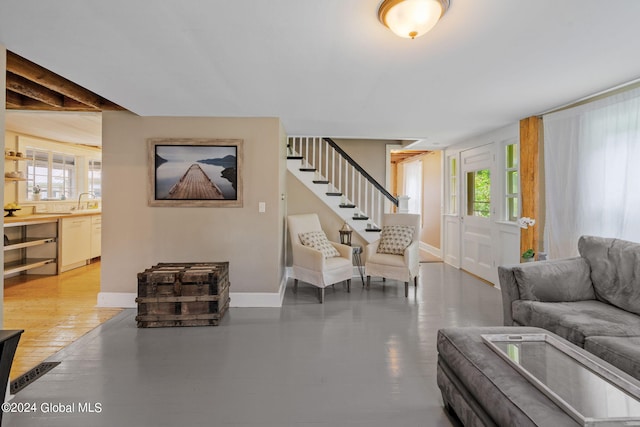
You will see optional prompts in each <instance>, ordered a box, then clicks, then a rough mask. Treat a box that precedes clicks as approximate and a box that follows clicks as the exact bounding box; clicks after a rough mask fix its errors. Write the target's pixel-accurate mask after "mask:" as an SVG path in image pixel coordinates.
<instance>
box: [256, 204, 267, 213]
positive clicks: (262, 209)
mask: <svg viewBox="0 0 640 427" xmlns="http://www.w3.org/2000/svg"><path fill="white" fill-rule="evenodd" d="M266 210H267V204H266V203H265V202H258V212H260V213H264V212H265V211H266Z"/></svg>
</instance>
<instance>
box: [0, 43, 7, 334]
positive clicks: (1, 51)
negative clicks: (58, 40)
mask: <svg viewBox="0 0 640 427" xmlns="http://www.w3.org/2000/svg"><path fill="white" fill-rule="evenodd" d="M6 76H7V50H6V49H5V47H4V46H3V45H2V44H0V88H2V90H0V145H2V152H3V153H4V147H5V145H4V144H5V141H4V120H5V106H6V90H5V87H6V80H5V79H6ZM0 176H4V162H0ZM0 200H4V188H3V190H2V197H0ZM3 206H4V205H3ZM0 262H2V265H4V251H3V252H2V253H0ZM0 285H1V286H0V328H2V326H3V319H4V276H2V277H0Z"/></svg>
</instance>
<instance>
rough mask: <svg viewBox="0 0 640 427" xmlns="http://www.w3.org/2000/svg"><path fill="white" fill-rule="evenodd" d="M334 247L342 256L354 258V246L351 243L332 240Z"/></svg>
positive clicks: (350, 259) (349, 258)
mask: <svg viewBox="0 0 640 427" xmlns="http://www.w3.org/2000/svg"><path fill="white" fill-rule="evenodd" d="M331 244H332V245H333V247H334V248H336V250H337V251H338V253H339V254H340V256H341V257H342V258H346V259H348V260H349V261H352V260H353V247H352V246H349V245H343V244H342V243H337V242H331Z"/></svg>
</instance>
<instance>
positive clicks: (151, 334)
mask: <svg viewBox="0 0 640 427" xmlns="http://www.w3.org/2000/svg"><path fill="white" fill-rule="evenodd" d="M420 274H421V277H420V281H419V285H418V288H417V290H415V292H414V290H413V287H412V288H411V289H410V293H409V297H408V298H405V297H404V285H403V284H402V283H398V282H394V281H387V283H386V286H384V287H383V286H382V282H381V281H380V279H375V280H372V284H371V288H370V289H369V290H365V289H364V288H363V287H362V285H361V283H360V279H359V278H358V279H354V280H353V283H352V290H351V293H350V294H349V293H347V292H346V288H344V287H343V286H342V285H336V286H335V289H331V288H328V289H327V291H326V296H325V303H324V304H318V301H317V299H316V291H315V288H313V287H311V286H310V285H306V284H304V283H301V284H300V286H299V287H298V293H297V294H295V295H294V294H293V293H292V291H291V285H292V281H290V283H289V288H288V289H287V292H286V295H285V300H284V305H283V307H282V308H273V309H272V308H231V309H230V310H229V312H228V313H227V315H226V316H225V318H224V319H223V320H222V322H221V324H220V325H219V326H217V327H192V328H158V329H138V328H137V327H136V324H135V320H134V318H135V314H136V313H135V310H125V311H124V312H123V313H121V314H120V315H118V316H116V317H115V318H113V319H112V320H110V321H108V322H107V323H105V324H103V325H102V326H100V327H98V328H96V329H95V330H93V331H92V332H90V333H89V334H87V335H85V336H84V337H82V338H81V339H80V340H79V341H77V342H75V343H73V344H72V345H70V346H69V347H67V348H66V349H64V350H63V351H61V352H59V353H58V354H56V355H54V356H53V357H51V358H50V359H49V360H51V361H61V362H62V363H61V364H60V365H59V366H57V367H56V368H54V369H53V370H51V371H50V372H49V373H47V374H45V375H44V376H43V377H41V378H40V379H38V380H36V381H35V382H34V383H32V384H31V385H29V386H28V387H26V388H25V389H23V390H22V391H20V392H19V393H18V394H17V395H16V396H15V398H14V400H13V401H12V403H14V404H15V405H14V409H20V410H22V411H23V412H22V413H5V414H4V420H3V422H4V424H3V425H4V426H12V427H13V426H15V427H21V426H29V427H36V426H46V427H57V426H64V427H72V426H109V427H113V426H118V427H125V426H135V427H139V426H150V427H151V426H153V427H159V426H171V427H174V426H221V427H227V426H228V427H231V426H235V427H329V426H331V427H356V426H358V427H364V426H367V427H377V426H385V427H386V426H390V425H393V426H395V427H405V426H406V427H415V426H428V427H432V426H433V427H437V426H451V425H452V423H451V421H450V420H449V419H448V418H447V416H446V414H445V413H444V411H443V410H442V401H441V398H440V392H439V390H438V387H437V385H436V378H435V377H436V360H437V354H436V332H437V330H438V329H439V328H442V327H449V326H471V325H499V324H501V322H502V311H501V310H502V309H501V298H500V292H499V290H497V289H495V288H493V287H491V286H489V285H487V284H485V283H483V282H481V281H480V280H478V279H476V278H474V277H472V276H470V275H468V274H466V273H464V272H462V271H460V270H456V269H454V268H452V267H450V266H447V265H445V264H442V263H427V264H422V265H421V272H420ZM231 286H232V287H233V283H231ZM25 405H26V406H25ZM56 405H57V406H56ZM90 409H92V410H93V411H94V412H88V411H89V410H90ZM47 410H48V411H49V412H46V411H47ZM98 410H99V412H98ZM26 411H31V412H26ZM61 411H62V412H61Z"/></svg>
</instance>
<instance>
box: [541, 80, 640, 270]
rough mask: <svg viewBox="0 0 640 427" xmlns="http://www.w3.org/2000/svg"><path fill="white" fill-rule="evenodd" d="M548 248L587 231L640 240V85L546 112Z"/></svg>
mask: <svg viewBox="0 0 640 427" xmlns="http://www.w3.org/2000/svg"><path fill="white" fill-rule="evenodd" d="M543 123H544V165H545V192H546V219H545V230H544V235H545V242H546V243H545V246H546V247H545V250H546V251H547V252H548V254H549V258H552V259H553V258H562V257H567V256H575V255H577V254H578V249H577V242H578V238H579V237H580V236H581V235H585V234H586V235H595V236H602V237H616V238H621V239H624V240H631V241H634V242H640V188H639V187H640V185H639V184H640V89H634V90H631V91H627V92H624V93H622V94H617V95H613V96H610V97H607V98H605V99H601V100H598V101H594V102H591V103H588V104H585V105H581V106H579V107H576V108H572V109H569V110H565V111H560V112H557V113H552V114H548V115H545V116H544V117H543Z"/></svg>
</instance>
